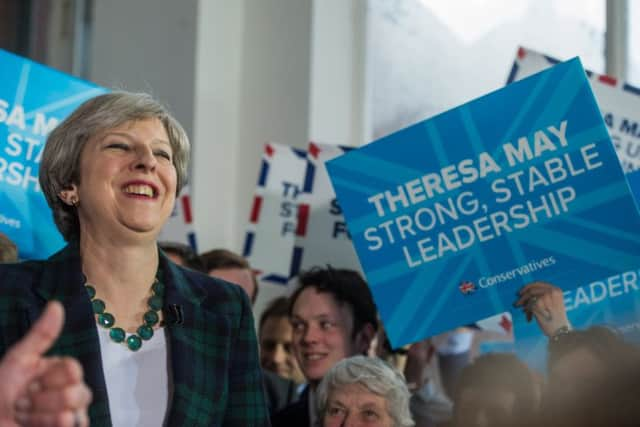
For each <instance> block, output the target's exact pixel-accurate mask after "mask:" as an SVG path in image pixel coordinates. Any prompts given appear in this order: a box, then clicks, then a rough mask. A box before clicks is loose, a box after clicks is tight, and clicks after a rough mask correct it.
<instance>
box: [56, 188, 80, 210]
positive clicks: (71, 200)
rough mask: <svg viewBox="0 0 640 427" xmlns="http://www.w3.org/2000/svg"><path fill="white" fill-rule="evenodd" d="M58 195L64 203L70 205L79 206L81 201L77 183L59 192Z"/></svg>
mask: <svg viewBox="0 0 640 427" xmlns="http://www.w3.org/2000/svg"><path fill="white" fill-rule="evenodd" d="M58 197H60V200H62V201H63V202H64V203H66V204H67V205H69V206H77V205H78V203H79V202H80V198H79V197H78V187H77V186H76V185H75V184H70V185H69V186H67V188H65V189H64V190H62V191H60V193H58Z"/></svg>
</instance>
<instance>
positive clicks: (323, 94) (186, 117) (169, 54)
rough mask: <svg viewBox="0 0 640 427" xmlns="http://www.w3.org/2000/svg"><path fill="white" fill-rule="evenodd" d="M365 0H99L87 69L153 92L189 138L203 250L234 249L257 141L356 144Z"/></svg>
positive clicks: (106, 81)
mask: <svg viewBox="0 0 640 427" xmlns="http://www.w3.org/2000/svg"><path fill="white" fill-rule="evenodd" d="M365 9H366V2H365V1H364V0H358V1H355V2H350V1H347V2H345V1H342V0H321V1H314V0H234V1H227V0H183V1H180V2H175V1H171V0H136V1H135V2H131V1H125V0H111V1H98V2H95V8H94V13H93V15H94V18H93V19H94V23H93V39H92V42H91V43H92V44H91V46H92V47H91V49H90V51H91V54H92V55H91V60H90V79H91V80H93V81H95V82H96V83H98V84H101V85H105V86H108V87H116V88H123V89H127V90H142V91H147V92H151V93H152V94H154V95H155V96H156V97H157V98H159V99H160V100H161V101H163V102H165V103H167V104H168V105H169V107H170V108H171V110H172V112H173V113H174V114H175V115H176V117H177V118H178V120H179V121H180V122H181V123H182V124H183V125H184V127H185V129H187V132H188V133H189V136H190V137H191V139H192V147H193V158H192V179H191V191H192V200H193V213H194V221H195V228H196V233H197V237H198V243H199V249H200V250H201V251H204V250H208V249H211V248H214V247H227V248H229V249H232V250H235V251H241V249H242V243H243V239H244V229H245V225H246V222H247V219H248V212H249V208H250V202H251V200H252V196H253V191H254V187H255V182H256V178H257V168H258V165H259V162H260V157H261V155H262V149H263V144H264V143H265V142H267V141H274V142H279V143H283V144H288V145H291V146H295V147H298V148H306V146H307V144H308V142H309V140H311V139H313V140H316V141H321V142H328V143H340V144H352V145H356V144H360V143H362V141H364V140H366V138H365V137H364V136H363V135H364V133H365V131H364V130H363V129H365V128H366V126H364V125H363V123H364V119H363V113H362V111H363V104H364V102H363V91H364V79H363V77H362V76H363V75H364V71H363V67H364V51H365V49H364V47H365V43H364V28H363V25H364V21H365V19H364V17H365Z"/></svg>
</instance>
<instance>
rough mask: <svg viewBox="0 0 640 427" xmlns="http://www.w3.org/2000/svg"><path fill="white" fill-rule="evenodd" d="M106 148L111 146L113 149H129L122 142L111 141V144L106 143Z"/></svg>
mask: <svg viewBox="0 0 640 427" xmlns="http://www.w3.org/2000/svg"><path fill="white" fill-rule="evenodd" d="M107 148H113V149H115V150H125V151H126V150H129V146H128V145H127V144H125V143H124V142H112V143H111V144H109V145H107Z"/></svg>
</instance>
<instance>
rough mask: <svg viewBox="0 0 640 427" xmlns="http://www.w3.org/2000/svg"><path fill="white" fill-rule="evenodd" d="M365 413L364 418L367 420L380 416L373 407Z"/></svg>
mask: <svg viewBox="0 0 640 427" xmlns="http://www.w3.org/2000/svg"><path fill="white" fill-rule="evenodd" d="M363 415H364V418H365V419H367V420H377V419H378V418H380V417H379V416H378V413H377V412H376V411H373V410H371V409H369V410H366V411H364V413H363Z"/></svg>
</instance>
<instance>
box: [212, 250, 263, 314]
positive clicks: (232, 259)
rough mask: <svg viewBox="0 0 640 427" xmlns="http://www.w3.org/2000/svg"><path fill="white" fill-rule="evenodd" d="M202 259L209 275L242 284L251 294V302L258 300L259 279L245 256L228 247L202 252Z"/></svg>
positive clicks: (248, 293) (249, 294)
mask: <svg viewBox="0 0 640 427" xmlns="http://www.w3.org/2000/svg"><path fill="white" fill-rule="evenodd" d="M200 260H201V264H202V267H203V268H204V271H205V272H206V273H207V274H209V276H212V277H217V278H219V279H222V280H226V281H227V282H230V283H234V284H236V285H238V286H240V287H241V288H242V289H244V291H245V292H246V293H247V295H248V296H249V300H250V301H251V304H254V303H255V302H256V298H257V297H258V281H257V280H256V277H255V275H254V273H253V270H252V269H251V266H250V265H249V262H248V261H247V260H246V259H245V258H244V257H242V256H240V255H238V254H236V253H235V252H232V251H230V250H227V249H212V250H210V251H208V252H205V253H203V254H201V255H200Z"/></svg>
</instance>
